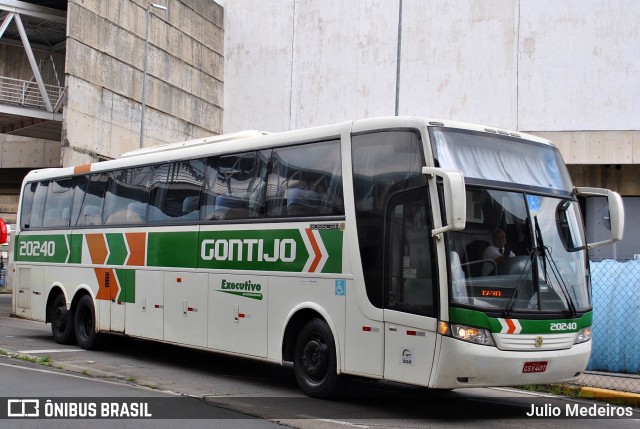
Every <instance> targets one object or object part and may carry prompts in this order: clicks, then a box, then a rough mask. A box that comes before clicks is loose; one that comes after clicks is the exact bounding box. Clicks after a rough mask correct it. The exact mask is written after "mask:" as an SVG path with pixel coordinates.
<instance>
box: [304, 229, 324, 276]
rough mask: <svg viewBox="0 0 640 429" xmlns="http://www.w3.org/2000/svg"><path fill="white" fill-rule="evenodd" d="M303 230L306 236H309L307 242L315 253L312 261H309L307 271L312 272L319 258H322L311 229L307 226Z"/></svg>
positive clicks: (316, 266)
mask: <svg viewBox="0 0 640 429" xmlns="http://www.w3.org/2000/svg"><path fill="white" fill-rule="evenodd" d="M305 232H306V233H307V237H309V242H310V243H311V247H313V251H314V252H315V254H316V257H315V259H314V260H313V262H312V263H311V266H310V267H309V272H310V273H314V272H315V271H316V269H317V268H318V264H320V260H321V259H322V252H320V246H318V242H317V241H316V237H315V236H314V235H313V231H311V230H310V229H308V228H307V229H305Z"/></svg>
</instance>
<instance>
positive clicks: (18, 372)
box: [0, 295, 640, 429]
mask: <svg viewBox="0 0 640 429" xmlns="http://www.w3.org/2000/svg"><path fill="white" fill-rule="evenodd" d="M10 302H11V296H10V295H0V350H4V351H6V352H9V354H10V355H13V356H15V355H28V356H31V357H34V358H37V359H40V363H37V362H36V363H29V362H25V361H24V360H21V359H19V358H16V357H8V356H0V392H1V393H0V396H1V397H4V398H5V400H6V398H9V397H11V398H13V397H15V396H18V397H19V398H20V397H21V395H24V396H22V397H24V398H26V397H32V395H34V394H35V395H36V397H38V398H41V399H42V400H44V401H46V400H47V399H51V398H54V399H53V400H54V401H55V400H56V399H55V398H62V399H58V400H62V401H68V402H74V401H75V402H78V401H79V399H78V398H84V399H85V401H89V400H94V401H97V402H99V401H102V400H103V399H92V398H107V400H118V399H121V400H130V401H132V402H135V399H131V398H135V397H139V396H143V397H148V398H151V399H148V400H149V401H152V402H151V404H150V406H152V408H153V414H154V415H155V417H157V416H159V415H161V416H162V417H175V419H174V420H149V419H142V420H140V419H131V420H124V422H125V423H126V426H125V427H136V428H137V427H154V428H157V427H164V426H158V425H157V424H153V425H152V426H151V425H148V424H149V423H150V422H153V421H155V422H161V424H164V423H169V422H171V424H172V425H171V427H175V426H176V423H177V422H180V421H181V422H182V424H185V422H184V421H182V420H187V419H188V422H186V424H188V425H189V426H193V425H194V424H195V422H199V421H200V420H194V418H195V417H202V418H206V419H211V420H208V423H209V424H208V425H207V426H206V427H213V426H215V424H220V425H223V426H224V427H229V426H231V425H232V422H234V421H238V422H239V425H240V427H249V426H247V424H245V423H246V422H249V423H248V424H252V425H253V424H265V425H272V424H273V425H275V424H276V423H278V424H283V425H287V426H292V427H298V428H310V429H311V428H313V429H318V428H345V427H385V428H387V427H398V428H400V427H402V428H425V427H474V428H476V427H479V428H483V427H486V428H511V427H517V426H522V427H528V428H554V427H558V428H567V429H568V428H574V427H575V428H589V427H593V428H600V427H601V426H603V425H604V424H606V425H607V426H608V428H617V427H620V428H629V427H638V428H640V413H639V412H638V410H632V409H626V408H624V407H622V408H620V407H612V406H610V405H607V404H600V405H598V404H596V403H594V402H589V401H582V400H580V401H576V400H571V399H568V398H563V397H557V396H551V395H539V394H535V393H531V392H526V391H521V390H516V389H494V388H492V389H459V390H454V391H448V392H439V391H435V392H434V391H430V390H428V389H422V388H416V387H408V386H402V385H398V384H393V383H386V382H373V381H366V380H354V381H353V382H352V383H351V384H350V387H349V388H348V390H347V391H346V392H345V395H344V396H343V397H341V398H339V399H336V400H332V401H327V400H317V399H313V398H308V397H306V396H304V395H302V394H301V393H300V391H299V390H298V388H297V386H296V384H295V380H294V378H293V374H292V371H291V369H290V368H286V367H281V366H279V365H273V364H268V363H264V362H259V361H253V360H249V359H242V358H237V357H230V356H225V355H221V354H216V353H211V352H208V351H203V350H196V349H189V348H184V347H178V346H174V345H169V344H161V343H156V342H152V341H143V340H137V339H133V338H126V337H122V336H117V335H112V336H108V337H107V338H105V340H104V341H103V345H102V348H101V350H98V351H85V350H82V349H80V348H79V347H77V346H62V345H59V344H57V343H55V342H54V341H53V339H52V337H51V334H50V326H49V325H45V324H43V323H40V322H33V321H29V320H23V319H17V318H11V317H9V313H10ZM42 361H44V362H42ZM42 363H45V364H49V365H51V367H48V366H45V365H43V364H42ZM18 367H28V368H29V369H28V370H27V369H22V368H20V369H18ZM36 370H37V371H36ZM42 371H46V372H42ZM5 374H7V375H5ZM63 385H64V386H65V387H62V386H63ZM18 387H19V388H18ZM119 389H122V390H119ZM157 397H161V398H165V399H163V400H160V399H156V398H157ZM87 398H88V399H87ZM122 398H124V399H122ZM166 398H168V399H166ZM185 398H186V399H185ZM145 400H146V399H145ZM185 401H186V402H185ZM189 401H193V402H189ZM125 402H126V401H125ZM99 406H100V403H98V404H97V405H96V407H99ZM0 407H3V405H2V404H1V403H0ZM597 410H601V411H599V412H603V413H605V414H606V413H609V414H611V413H614V414H615V413H618V412H622V413H624V414H629V413H630V414H631V417H628V418H624V419H609V420H606V421H605V420H601V419H594V418H593V417H590V416H589V415H588V414H586V415H585V416H583V417H582V418H579V416H569V417H567V416H566V414H567V412H577V413H590V412H598V411H597ZM225 411H226V412H229V413H231V414H229V415H223V416H222V417H220V416H216V415H215V412H225ZM558 411H559V412H560V413H561V416H562V417H564V418H562V419H553V418H547V417H549V414H553V413H555V412H558ZM1 412H2V410H1V409H0V416H2V415H3V414H1ZM207 413H209V414H207ZM238 413H239V414H238ZM532 413H533V414H534V415H533V416H529V415H528V414H532ZM536 413H537V414H546V415H545V416H544V418H539V416H536V415H535V414H536ZM236 417H237V418H250V417H257V418H256V419H249V420H237V419H236ZM38 421H39V422H42V421H41V420H38ZM81 421H82V420H73V421H72V422H81ZM118 421H119V422H122V421H123V420H118ZM5 422H6V420H5V421H0V426H2V427H6V426H5V425H4V423H5ZM9 422H10V423H11V422H12V421H9ZM59 422H63V420H52V421H51V422H49V421H47V425H46V426H43V425H40V426H39V427H56V426H54V425H49V423H54V424H57V423H59ZM64 422H66V423H65V424H64V427H73V426H69V424H68V422H69V421H68V420H64ZM84 422H85V423H86V420H85V421H84ZM105 422H106V423H107V424H108V423H109V422H113V420H91V425H90V426H91V427H100V426H97V425H96V424H103V423H105ZM94 423H95V424H94ZM86 426H87V425H86V424H85V425H84V426H78V427H86ZM17 427H36V426H17ZM166 427H169V426H166ZM257 427H260V426H257Z"/></svg>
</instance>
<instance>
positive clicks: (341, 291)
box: [336, 280, 346, 296]
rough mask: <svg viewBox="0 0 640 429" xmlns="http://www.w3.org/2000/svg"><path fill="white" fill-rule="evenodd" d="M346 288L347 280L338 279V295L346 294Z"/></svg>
mask: <svg viewBox="0 0 640 429" xmlns="http://www.w3.org/2000/svg"><path fill="white" fill-rule="evenodd" d="M345 289H346V280H336V296H344V294H345V292H346V291H345Z"/></svg>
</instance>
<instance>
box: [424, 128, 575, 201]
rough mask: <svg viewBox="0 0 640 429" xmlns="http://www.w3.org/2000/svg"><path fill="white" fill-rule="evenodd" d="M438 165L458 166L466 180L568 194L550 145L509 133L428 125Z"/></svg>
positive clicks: (563, 173)
mask: <svg viewBox="0 0 640 429" xmlns="http://www.w3.org/2000/svg"><path fill="white" fill-rule="evenodd" d="M431 140H432V142H433V146H434V152H435V157H436V161H437V163H438V165H437V166H438V167H441V168H450V169H454V170H460V171H462V173H463V174H464V177H465V180H466V181H467V183H470V182H473V183H478V184H488V183H489V182H492V184H495V183H496V182H501V183H503V184H509V185H511V187H513V184H514V183H517V184H518V186H517V187H518V188H524V189H529V190H532V191H537V192H544V193H553V194H560V195H565V196H568V195H570V193H571V191H572V185H571V179H570V177H569V172H568V171H567V168H566V166H565V165H564V162H563V161H562V157H561V156H560V152H559V151H558V150H557V149H556V148H555V147H554V146H552V145H548V144H543V143H536V142H534V141H531V140H524V139H521V138H517V137H512V136H503V135H498V134H489V133H482V132H476V131H469V130H461V129H455V128H431Z"/></svg>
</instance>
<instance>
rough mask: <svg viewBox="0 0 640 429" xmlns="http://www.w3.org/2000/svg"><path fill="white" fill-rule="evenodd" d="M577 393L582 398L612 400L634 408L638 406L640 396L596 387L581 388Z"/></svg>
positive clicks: (639, 404)
mask: <svg viewBox="0 0 640 429" xmlns="http://www.w3.org/2000/svg"><path fill="white" fill-rule="evenodd" d="M579 392H580V396H581V397H583V398H594V399H604V400H612V399H613V400H615V402H620V403H625V404H627V405H632V406H635V407H638V406H640V394H638V393H631V392H620V391H618V390H609V389H600V388H598V387H581V388H580V391H579Z"/></svg>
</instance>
